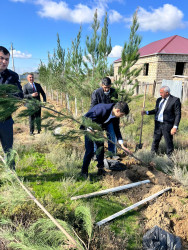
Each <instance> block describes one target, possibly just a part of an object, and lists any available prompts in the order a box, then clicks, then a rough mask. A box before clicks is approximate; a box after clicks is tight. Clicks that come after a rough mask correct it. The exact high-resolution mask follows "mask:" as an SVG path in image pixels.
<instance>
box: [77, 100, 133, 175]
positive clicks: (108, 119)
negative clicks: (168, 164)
mask: <svg viewBox="0 0 188 250" xmlns="http://www.w3.org/2000/svg"><path fill="white" fill-rule="evenodd" d="M128 113H129V107H128V105H127V103H125V102H117V103H116V104H114V103H109V104H104V103H100V104H97V105H95V106H94V107H93V108H91V109H90V110H89V111H88V112H87V113H86V114H85V117H87V118H89V119H91V120H92V121H93V122H95V123H97V124H99V125H100V126H101V127H102V128H103V130H106V128H107V126H108V124H109V123H112V124H113V126H114V131H115V135H116V137H117V140H118V143H119V144H120V145H121V147H122V148H124V149H125V150H127V151H129V150H128V149H127V148H126V147H125V146H124V145H123V140H122V136H121V132H120V128H119V122H120V119H119V118H120V117H122V116H124V115H127V114H128ZM81 129H84V127H83V126H81ZM87 131H89V132H91V133H93V129H92V126H91V127H90V128H87ZM95 143H96V145H97V149H98V148H100V150H97V155H96V156H97V161H98V165H97V167H98V175H102V174H104V173H105V171H104V162H103V160H104V142H101V141H95ZM85 149H86V151H85V155H84V159H83V166H82V172H81V175H82V176H83V177H84V178H87V176H88V167H89V164H90V161H91V158H92V157H93V151H94V143H93V141H92V140H91V139H90V138H89V136H88V135H86V136H85Z"/></svg>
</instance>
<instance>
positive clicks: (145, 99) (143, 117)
mask: <svg viewBox="0 0 188 250" xmlns="http://www.w3.org/2000/svg"><path fill="white" fill-rule="evenodd" d="M146 90H147V85H145V89H144V101H143V106H142V111H144V108H145V102H146ZM143 121H144V115H142V120H141V128H140V142H139V144H140V145H141V141H142V128H143Z"/></svg>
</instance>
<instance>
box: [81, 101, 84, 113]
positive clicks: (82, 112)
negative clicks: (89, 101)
mask: <svg viewBox="0 0 188 250" xmlns="http://www.w3.org/2000/svg"><path fill="white" fill-rule="evenodd" d="M81 105H82V115H83V113H84V104H83V99H81Z"/></svg>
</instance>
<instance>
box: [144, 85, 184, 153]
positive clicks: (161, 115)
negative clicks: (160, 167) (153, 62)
mask: <svg viewBox="0 0 188 250" xmlns="http://www.w3.org/2000/svg"><path fill="white" fill-rule="evenodd" d="M160 96H161V97H160V98H158V99H157V102H156V106H155V109H153V110H150V111H143V112H142V115H144V114H147V115H155V129H154V138H153V143H152V148H151V151H153V152H155V153H157V151H158V148H159V143H160V140H161V138H162V136H164V139H165V143H166V153H167V156H168V157H170V156H171V154H172V152H173V150H174V144H173V135H175V134H176V132H177V129H178V125H179V122H180V119H181V103H180V99H179V98H177V97H175V96H172V95H170V88H169V87H168V86H163V87H162V88H161V89H160Z"/></svg>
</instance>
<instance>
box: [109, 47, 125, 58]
mask: <svg viewBox="0 0 188 250" xmlns="http://www.w3.org/2000/svg"><path fill="white" fill-rule="evenodd" d="M122 50H123V47H122V46H120V45H116V46H114V47H113V48H112V51H111V53H110V54H109V56H108V57H113V58H114V57H121V53H122Z"/></svg>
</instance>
